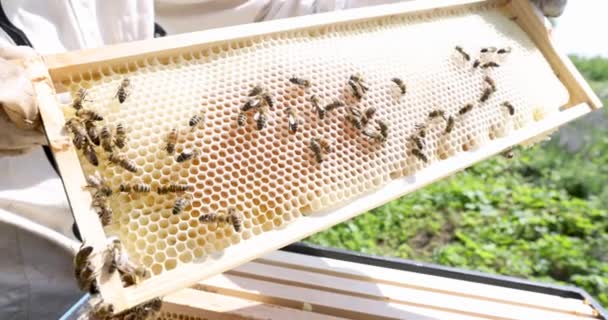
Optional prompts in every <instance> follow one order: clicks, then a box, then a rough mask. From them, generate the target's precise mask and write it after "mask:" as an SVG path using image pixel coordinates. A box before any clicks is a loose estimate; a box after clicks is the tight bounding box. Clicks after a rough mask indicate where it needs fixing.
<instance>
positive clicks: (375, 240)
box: [306, 57, 608, 305]
mask: <svg viewBox="0 0 608 320" xmlns="http://www.w3.org/2000/svg"><path fill="white" fill-rule="evenodd" d="M573 59H574V61H575V62H576V63H577V66H578V67H579V68H580V70H581V71H582V72H583V73H584V74H585V76H586V77H587V78H588V79H591V80H593V81H596V82H594V87H595V88H596V89H597V88H608V60H603V59H600V58H593V59H582V58H577V57H574V58H573ZM601 81H605V83H598V82H601ZM580 121H582V122H580V123H575V124H573V125H572V126H571V127H572V128H578V129H579V130H583V136H584V139H585V141H586V143H584V144H583V147H582V148H581V149H579V150H578V151H577V152H575V153H570V152H569V151H567V150H566V149H565V148H563V147H562V146H560V144H559V141H558V140H559V139H554V140H553V141H550V142H548V143H544V144H542V145H540V146H537V147H534V148H532V149H528V150H519V151H518V154H517V156H516V158H515V159H512V160H507V159H503V158H499V157H496V158H493V159H490V160H488V161H485V162H483V163H480V164H477V165H475V166H473V167H471V168H469V169H467V170H465V171H463V172H461V173H458V174H456V175H455V176H453V177H451V178H448V179H445V180H443V181H440V182H437V183H435V184H433V185H431V186H429V187H427V188H425V189H423V190H419V191H417V192H414V193H412V194H410V195H408V196H406V197H403V198H401V199H398V200H395V201H393V202H390V203H388V204H386V205H384V206H382V207H380V208H377V209H374V210H372V211H370V212H368V213H365V214H363V215H361V216H359V217H357V218H355V219H353V220H350V221H347V222H345V223H343V224H340V225H338V226H336V227H334V228H331V229H329V230H327V231H325V232H321V233H319V234H316V235H314V236H312V237H310V238H308V239H307V240H306V241H309V242H312V243H316V244H320V245H325V246H332V247H340V248H345V249H349V250H356V251H361V252H365V253H370V254H377V255H389V256H396V257H402V258H410V259H417V260H421V261H426V262H434V263H439V264H442V265H447V266H453V267H461V268H467V269H474V270H479V271H483V272H490V273H498V274H504V275H511V276H518V277H525V278H528V279H532V280H539V281H549V282H555V283H562V284H572V285H575V286H579V287H581V288H583V289H585V290H586V291H587V292H589V293H590V294H592V295H594V296H595V297H596V298H597V299H598V300H599V301H600V302H601V303H602V304H603V305H608V294H607V293H608V189H607V188H605V187H604V183H606V182H607V181H608V135H607V133H608V129H603V128H601V127H600V128H599V129H592V127H591V126H590V125H588V124H587V123H584V122H585V121H587V120H586V119H582V120H580ZM590 128H591V129H590Z"/></svg>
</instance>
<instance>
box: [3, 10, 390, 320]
mask: <svg viewBox="0 0 608 320" xmlns="http://www.w3.org/2000/svg"><path fill="white" fill-rule="evenodd" d="M388 2H396V1H395V0H392V1H391V0H350V1H349V0H317V1H314V0H162V1H160V0H159V1H157V2H156V3H155V2H154V1H153V0H128V1H120V0H80V1H78V0H48V1H47V0H0V4H1V5H2V7H3V9H4V12H5V13H6V15H7V17H8V18H9V20H10V21H11V22H12V23H13V24H14V25H15V26H16V27H17V28H19V29H21V30H22V31H23V32H24V33H25V34H26V35H27V37H28V38H29V40H30V41H31V42H32V45H33V46H34V48H35V49H36V50H37V51H38V52H39V53H41V54H50V53H57V52H63V51H67V50H77V49H83V48H94V47H99V46H103V45H107V44H113V43H119V42H123V41H132V40H141V39H149V38H151V37H152V36H153V31H154V25H153V22H154V21H155V18H154V17H155V15H154V9H155V6H156V7H157V9H158V10H157V16H156V21H157V22H159V24H161V25H162V26H163V27H164V28H165V29H166V30H167V31H168V33H169V34H174V33H181V32H190V31H198V30H203V29H207V28H213V27H221V26H228V25H236V24H242V23H250V22H256V21H262V20H269V19H276V18H285V17H290V16H296V15H304V14H311V13H317V12H325V11H330V10H337V9H345V8H350V7H359V6H362V5H365V4H371V3H373V4H379V3H388ZM8 45H14V43H13V42H12V41H11V39H10V38H9V37H8V35H7V34H5V33H4V32H1V31H0V47H5V46H8ZM0 132H1V131H0ZM1 138H2V136H0V139H1ZM18 216H20V217H22V218H23V219H21V220H20V221H21V222H22V221H23V220H25V221H26V224H29V226H30V227H31V228H24V227H23V226H24V224H23V223H21V226H19V224H17V223H16V220H18V219H17V218H15V217H18ZM26 219H27V220H26ZM72 223H73V218H72V216H71V213H70V211H69V207H68V203H67V199H66V196H65V193H64V190H63V186H62V184H61V180H60V179H59V177H58V176H57V174H56V173H55V172H54V171H53V169H52V167H51V166H50V164H49V162H48V161H47V159H46V156H45V155H44V153H43V152H42V150H36V151H34V152H31V153H28V154H25V155H21V156H16V157H4V158H2V157H0V256H1V257H2V260H0V319H2V320H9V319H19V320H22V319H32V320H34V319H36V320H38V319H56V318H57V315H59V314H61V312H63V311H65V310H66V309H67V307H68V306H69V305H70V304H71V303H73V302H75V301H76V297H78V296H79V295H81V293H79V292H77V289H76V285H75V280H74V279H73V274H72V268H71V259H70V257H69V255H70V254H69V253H68V252H67V251H66V250H64V249H62V248H63V247H62V246H61V245H60V243H61V242H69V241H70V240H69V238H72V237H73V236H72V234H71V225H72ZM54 232H58V233H57V234H62V235H64V237H65V238H63V239H64V240H63V241H60V240H58V239H59V238H61V237H62V236H58V237H59V238H57V237H54V238H53V237H46V236H44V234H49V233H53V234H54Z"/></svg>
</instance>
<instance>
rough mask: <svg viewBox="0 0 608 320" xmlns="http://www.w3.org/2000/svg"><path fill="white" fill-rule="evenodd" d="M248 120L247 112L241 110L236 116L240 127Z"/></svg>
mask: <svg viewBox="0 0 608 320" xmlns="http://www.w3.org/2000/svg"><path fill="white" fill-rule="evenodd" d="M246 122H247V114H246V113H245V112H239V115H238V116H237V118H236V123H237V124H238V125H239V127H242V126H244V125H245V123H246Z"/></svg>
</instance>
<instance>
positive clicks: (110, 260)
mask: <svg viewBox="0 0 608 320" xmlns="http://www.w3.org/2000/svg"><path fill="white" fill-rule="evenodd" d="M104 258H105V261H104V265H107V266H108V273H109V274H112V273H114V272H115V271H116V270H117V269H118V264H119V263H121V262H122V261H121V260H122V245H121V244H120V240H118V239H117V238H115V239H114V240H113V241H112V242H111V244H110V245H108V248H107V252H106V253H105V255H104Z"/></svg>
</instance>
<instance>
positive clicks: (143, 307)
mask: <svg viewBox="0 0 608 320" xmlns="http://www.w3.org/2000/svg"><path fill="white" fill-rule="evenodd" d="M161 308H162V300H161V298H154V299H152V300H150V301H148V302H145V303H142V304H140V305H137V306H135V307H133V308H131V309H129V310H127V311H123V313H121V318H120V319H124V320H144V319H148V318H149V317H150V316H152V315H154V314H155V313H157V312H159V311H160V309H161Z"/></svg>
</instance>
